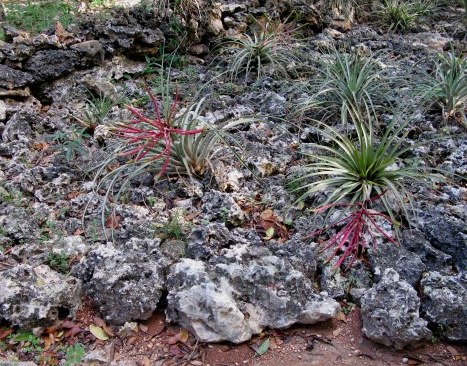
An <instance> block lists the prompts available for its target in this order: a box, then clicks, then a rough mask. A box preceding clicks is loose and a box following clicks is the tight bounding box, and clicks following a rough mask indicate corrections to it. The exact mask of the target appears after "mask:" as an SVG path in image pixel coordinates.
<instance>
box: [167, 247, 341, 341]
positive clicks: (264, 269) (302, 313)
mask: <svg viewBox="0 0 467 366" xmlns="http://www.w3.org/2000/svg"><path fill="white" fill-rule="evenodd" d="M296 260H297V259H296ZM167 287H168V292H169V293H168V298H167V300H168V308H167V318H168V319H169V320H170V321H173V322H177V323H179V324H181V325H182V326H183V327H185V328H187V329H189V330H190V331H191V332H193V334H195V335H196V337H197V338H198V339H199V340H201V341H203V342H219V341H230V342H234V343H240V342H244V341H247V340H248V339H250V338H251V337H252V335H254V334H257V333H260V332H261V331H262V330H263V329H265V328H266V327H270V328H286V327H289V326H291V325H292V324H296V323H302V324H313V323H316V322H320V321H324V320H327V319H330V318H332V317H334V316H336V315H337V314H338V313H339V311H340V306H339V304H338V303H337V302H336V301H335V300H333V299H332V298H330V297H329V296H328V295H327V294H326V293H322V294H320V293H318V292H317V291H316V290H315V286H314V284H313V282H312V281H311V280H310V279H309V278H307V277H306V276H304V274H303V273H302V272H300V271H298V270H296V269H295V268H294V266H292V265H291V262H290V259H289V257H288V255H287V253H286V252H281V253H280V251H277V253H274V249H272V250H269V249H268V248H265V247H264V246H256V245H249V244H247V243H243V244H237V245H233V246H231V247H230V248H225V249H222V250H221V252H220V254H219V255H218V256H213V257H211V259H210V260H209V261H206V262H203V261H200V260H193V259H189V258H186V259H182V260H181V261H180V262H179V263H177V264H176V265H174V266H173V267H172V269H171V272H170V274H169V276H168V279H167Z"/></svg>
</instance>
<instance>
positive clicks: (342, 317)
mask: <svg viewBox="0 0 467 366" xmlns="http://www.w3.org/2000/svg"><path fill="white" fill-rule="evenodd" d="M336 319H337V320H340V321H341V322H345V323H347V317H346V316H345V314H344V313H343V312H342V311H341V312H340V313H339V314H338V315H337V316H336Z"/></svg>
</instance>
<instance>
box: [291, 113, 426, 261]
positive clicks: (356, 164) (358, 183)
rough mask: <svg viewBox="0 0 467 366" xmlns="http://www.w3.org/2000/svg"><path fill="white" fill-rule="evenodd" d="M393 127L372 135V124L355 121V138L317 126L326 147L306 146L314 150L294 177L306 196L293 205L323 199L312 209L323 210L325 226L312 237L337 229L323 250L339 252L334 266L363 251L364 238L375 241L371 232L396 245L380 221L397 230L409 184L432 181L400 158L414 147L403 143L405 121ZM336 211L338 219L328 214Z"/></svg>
mask: <svg viewBox="0 0 467 366" xmlns="http://www.w3.org/2000/svg"><path fill="white" fill-rule="evenodd" d="M396 123H397V119H396V118H394V120H393V122H392V123H391V124H390V125H389V126H388V127H387V129H386V131H385V132H384V133H383V135H382V136H381V137H380V138H376V137H375V135H374V133H373V129H372V127H371V123H365V124H364V123H363V122H357V123H355V129H356V138H352V137H349V136H348V134H347V133H343V132H340V131H339V130H337V129H335V128H333V127H330V126H328V125H324V124H322V123H320V124H319V126H320V127H321V128H320V129H319V130H318V133H319V134H320V135H321V136H322V137H323V138H324V140H326V141H328V143H326V144H322V143H313V144H309V145H310V147H311V148H312V149H313V150H314V151H315V152H314V153H306V154H304V155H305V157H307V158H308V159H309V160H310V162H309V163H308V164H306V165H304V166H303V174H302V176H301V177H299V178H297V179H296V181H297V182H299V183H300V184H295V187H296V188H295V190H296V191H300V192H304V193H302V194H301V196H300V197H299V198H298V200H297V201H303V200H305V199H306V198H307V197H315V196H316V195H318V194H324V195H325V197H326V198H325V199H324V202H323V203H322V204H321V205H320V206H319V207H318V208H317V209H316V210H315V212H316V213H324V212H326V217H325V226H324V228H322V229H320V230H318V231H317V232H316V233H313V234H312V236H314V235H317V234H320V233H322V232H323V231H325V230H327V229H329V228H331V227H337V228H338V230H337V233H335V234H334V235H332V236H331V238H330V239H329V240H328V241H327V242H326V243H327V245H326V246H325V247H326V249H329V248H330V247H332V246H334V245H335V251H334V253H333V254H336V253H337V252H338V251H341V250H342V252H343V254H342V255H341V257H340V258H339V260H338V262H337V263H338V265H340V264H342V263H343V261H344V260H345V258H346V257H347V256H351V261H352V262H353V260H355V258H356V256H357V255H358V254H359V253H361V252H362V250H363V249H364V248H365V240H366V239H365V238H367V237H370V238H373V236H374V233H379V234H381V235H382V236H384V237H385V238H386V239H388V240H390V241H392V242H394V240H393V239H392V238H391V237H390V235H389V234H387V233H386V232H385V231H384V230H383V229H382V227H381V220H383V221H386V222H388V223H390V224H393V226H394V227H395V228H397V227H398V226H399V222H398V218H400V217H401V216H407V215H408V212H407V206H411V194H410V192H409V191H408V189H407V183H408V181H412V182H413V181H414V180H415V181H418V182H420V183H423V182H424V181H425V179H426V178H430V177H435V174H432V173H428V172H426V171H424V170H423V169H422V168H421V166H420V164H418V163H417V162H415V161H412V162H411V161H409V160H408V159H406V158H403V157H404V155H405V154H406V153H407V152H409V151H410V150H411V149H412V148H413V146H412V145H409V144H406V143H405V142H406V137H407V135H408V133H409V129H406V127H407V123H408V122H404V123H401V124H400V125H399V126H397V125H396ZM336 209H339V213H338V215H337V218H336V215H331V214H332V213H333V212H336V214H337V211H336ZM331 217H333V220H332V222H331V221H330V218H331ZM331 257H332V256H331ZM331 257H330V258H331ZM330 258H328V259H330Z"/></svg>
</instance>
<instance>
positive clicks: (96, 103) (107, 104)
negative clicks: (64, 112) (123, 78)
mask: <svg viewBox="0 0 467 366" xmlns="http://www.w3.org/2000/svg"><path fill="white" fill-rule="evenodd" d="M89 93H90V94H91V97H89V98H88V99H86V106H85V107H84V112H83V115H82V117H75V119H76V120H77V121H78V122H80V124H81V125H82V126H83V127H84V128H85V129H86V130H85V132H91V133H92V132H93V131H94V130H95V128H96V127H97V126H98V125H100V124H102V123H103V122H104V120H105V118H106V117H107V116H108V115H109V113H110V111H111V110H112V108H113V107H114V106H116V105H119V104H121V103H122V102H123V100H124V97H110V96H109V95H106V94H103V93H100V94H99V95H97V96H95V95H93V94H92V93H91V92H89Z"/></svg>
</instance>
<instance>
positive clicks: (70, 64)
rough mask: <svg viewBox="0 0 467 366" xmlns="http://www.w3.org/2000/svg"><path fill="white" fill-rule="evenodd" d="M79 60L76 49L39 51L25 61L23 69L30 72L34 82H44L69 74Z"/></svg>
mask: <svg viewBox="0 0 467 366" xmlns="http://www.w3.org/2000/svg"><path fill="white" fill-rule="evenodd" d="M79 62H80V58H79V55H78V53H77V52H76V51H71V50H47V51H39V52H37V53H35V54H34V56H32V57H31V58H30V59H29V60H28V61H27V62H26V64H25V65H24V69H25V70H27V71H29V72H30V73H31V74H32V76H33V78H34V82H44V81H47V80H53V79H57V78H59V77H60V76H63V75H66V74H69V73H70V72H72V71H74V70H75V68H76V65H78V64H79Z"/></svg>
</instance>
